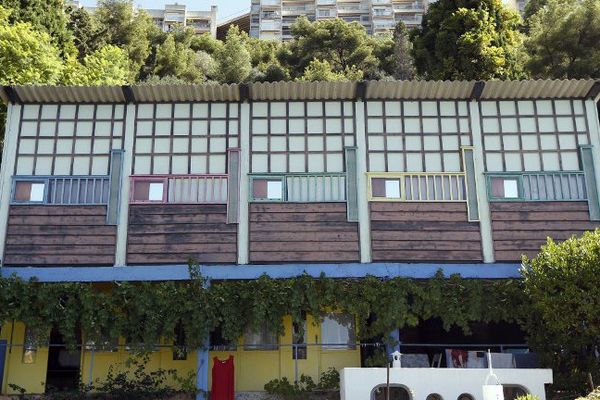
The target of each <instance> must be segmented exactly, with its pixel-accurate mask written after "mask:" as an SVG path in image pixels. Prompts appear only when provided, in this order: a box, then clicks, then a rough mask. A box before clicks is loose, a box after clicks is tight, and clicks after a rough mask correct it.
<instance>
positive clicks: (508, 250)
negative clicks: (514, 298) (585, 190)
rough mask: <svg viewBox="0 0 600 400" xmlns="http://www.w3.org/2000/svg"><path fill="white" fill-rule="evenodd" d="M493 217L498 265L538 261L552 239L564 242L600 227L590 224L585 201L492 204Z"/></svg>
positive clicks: (491, 212)
mask: <svg viewBox="0 0 600 400" xmlns="http://www.w3.org/2000/svg"><path fill="white" fill-rule="evenodd" d="M490 215H491V219H492V232H493V233H492V237H493V239H494V253H495V255H496V260H497V261H519V260H521V255H522V254H526V255H527V256H528V257H535V256H536V255H537V253H538V252H539V250H540V246H541V245H543V244H545V243H546V239H547V238H548V237H551V238H552V239H554V240H556V241H562V240H565V239H568V238H569V237H571V236H572V235H581V234H582V233H583V232H584V231H586V230H594V229H596V228H598V227H600V224H599V223H598V222H592V221H590V215H589V211H588V204H587V202H585V201H577V202H492V203H490Z"/></svg>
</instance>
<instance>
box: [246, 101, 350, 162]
mask: <svg viewBox="0 0 600 400" xmlns="http://www.w3.org/2000/svg"><path fill="white" fill-rule="evenodd" d="M354 132H355V126H354V105H353V103H352V102H345V101H312V102H311V101H309V102H304V101H294V102H256V103H253V104H252V121H251V169H250V170H251V172H252V173H294V172H315V173H322V172H343V171H344V147H347V146H355V135H354Z"/></svg>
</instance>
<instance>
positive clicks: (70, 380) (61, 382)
mask: <svg viewBox="0 0 600 400" xmlns="http://www.w3.org/2000/svg"><path fill="white" fill-rule="evenodd" d="M79 342H81V340H78V343H79ZM80 370H81V347H80V346H78V347H77V349H76V350H69V349H68V348H67V346H66V345H65V341H64V339H63V337H62V335H61V334H60V333H59V332H58V331H57V330H56V329H52V331H51V332H50V348H49V349H48V370H47V371H48V372H47V373H46V392H49V391H68V390H74V389H76V388H77V387H78V385H79V376H80V375H79V374H80Z"/></svg>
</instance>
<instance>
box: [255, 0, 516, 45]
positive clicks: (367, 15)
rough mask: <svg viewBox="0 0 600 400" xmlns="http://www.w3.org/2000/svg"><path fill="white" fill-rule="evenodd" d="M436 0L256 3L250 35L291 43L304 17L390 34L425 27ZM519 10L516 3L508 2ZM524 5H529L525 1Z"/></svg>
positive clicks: (276, 0) (263, 0) (259, 0)
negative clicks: (402, 28)
mask: <svg viewBox="0 0 600 400" xmlns="http://www.w3.org/2000/svg"><path fill="white" fill-rule="evenodd" d="M435 1H436V0H252V8H251V11H250V36H252V37H257V38H260V39H278V40H288V39H290V38H291V31H290V28H291V25H292V24H293V23H294V22H295V21H296V19H297V18H298V17H300V16H306V17H307V18H308V20H309V21H318V20H324V19H331V18H341V19H343V20H344V21H346V22H354V21H356V22H359V23H361V24H362V25H363V26H364V27H365V29H366V30H367V32H368V33H369V34H372V35H380V34H385V33H388V32H390V31H391V30H393V29H394V27H395V26H396V24H397V23H398V22H400V21H402V22H404V23H405V24H406V26H407V27H408V28H414V27H417V26H419V25H420V24H421V21H422V19H423V14H424V13H425V11H426V10H427V7H428V6H429V4H431V3H434V2H435ZM504 2H505V4H507V5H509V6H511V7H513V8H517V4H516V0H504ZM520 3H525V0H521V1H520V2H519V5H520Z"/></svg>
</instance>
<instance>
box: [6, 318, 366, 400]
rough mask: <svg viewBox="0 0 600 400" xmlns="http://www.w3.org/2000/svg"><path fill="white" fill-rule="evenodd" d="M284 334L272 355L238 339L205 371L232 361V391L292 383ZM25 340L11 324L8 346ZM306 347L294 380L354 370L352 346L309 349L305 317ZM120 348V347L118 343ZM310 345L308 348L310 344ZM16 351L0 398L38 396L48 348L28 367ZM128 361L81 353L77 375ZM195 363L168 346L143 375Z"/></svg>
mask: <svg viewBox="0 0 600 400" xmlns="http://www.w3.org/2000/svg"><path fill="white" fill-rule="evenodd" d="M284 326H285V334H284V335H283V336H282V337H281V338H280V344H281V346H280V347H279V349H278V350H274V351H263V350H250V351H249V350H244V348H243V339H241V340H240V341H239V344H238V346H237V350H235V351H230V352H226V351H211V352H210V353H209V356H210V369H209V371H212V366H213V358H214V357H217V358H219V359H223V360H224V359H226V358H228V357H229V355H233V357H234V368H235V388H236V391H262V390H264V385H265V383H267V382H268V381H270V380H272V379H276V378H282V377H287V378H288V379H289V380H290V381H291V382H293V381H294V379H295V367H294V360H293V359H292V347H291V346H289V345H290V344H291V343H292V320H291V317H286V318H285V319H284ZM10 333H11V325H10V324H6V325H3V326H2V332H1V335H0V338H2V339H6V340H7V341H8V342H9V343H10ZM24 336H25V326H24V325H23V324H22V323H16V324H15V327H14V333H13V337H12V342H13V343H15V344H19V345H21V344H22V343H23V340H24ZM305 337H306V339H307V343H308V344H309V346H308V356H307V359H306V360H298V376H300V375H301V374H305V375H309V376H310V377H312V378H313V380H314V381H315V383H316V382H318V379H319V376H320V374H321V373H322V372H324V371H327V369H328V368H330V367H334V368H336V369H337V370H340V369H341V368H344V367H357V366H360V350H359V348H358V346H357V348H356V349H354V350H346V349H340V350H323V349H322V348H321V346H319V345H314V344H315V343H318V342H319V341H320V339H321V328H320V326H318V325H314V324H313V319H312V318H311V317H310V316H308V320H307V332H306V334H305ZM121 344H123V343H121ZM311 344H312V345H311ZM22 353H23V348H22V346H19V347H13V349H12V352H11V353H10V354H8V352H7V362H6V366H5V377H4V381H3V382H4V383H3V386H4V387H3V388H2V393H14V391H11V390H10V389H9V388H8V383H9V382H10V383H14V384H17V385H19V386H21V387H24V388H25V389H27V391H28V392H29V393H42V392H43V391H44V381H45V379H46V367H47V364H48V349H47V348H40V349H39V350H38V352H37V359H36V362H35V363H34V364H23V363H22ZM130 356H131V354H130V353H129V352H127V351H126V350H125V349H124V347H123V346H120V348H119V351H116V352H94V354H93V368H91V367H92V352H91V351H88V350H84V351H83V352H82V355H81V374H82V381H83V383H85V384H87V383H89V382H90V370H91V371H92V375H91V377H92V380H93V381H94V382H97V381H102V380H103V379H104V378H105V377H106V375H107V373H108V371H109V369H110V367H111V366H112V367H113V370H114V371H118V370H120V369H121V368H124V363H125V361H126V360H127V359H128V358H129V357H130ZM196 364H197V358H196V353H195V352H189V353H188V356H187V360H182V361H175V360H173V356H172V349H171V348H169V347H163V348H160V350H159V351H157V352H154V353H151V355H150V362H149V365H148V368H147V369H148V370H156V369H159V368H163V369H177V372H178V375H179V376H187V374H188V373H189V372H193V373H195V371H196ZM211 375H212V374H211V372H209V387H210V385H211V384H212V383H211V381H212V376H211Z"/></svg>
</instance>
